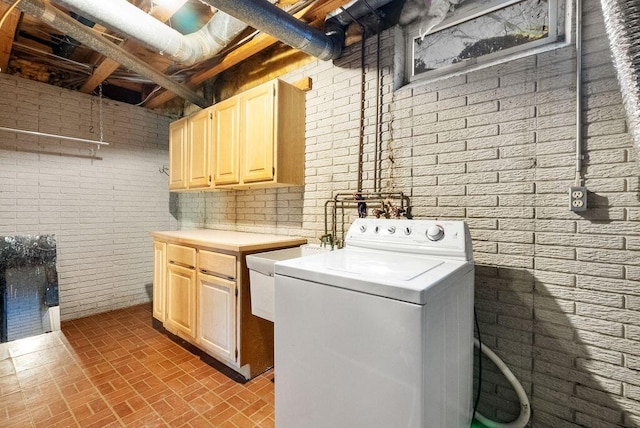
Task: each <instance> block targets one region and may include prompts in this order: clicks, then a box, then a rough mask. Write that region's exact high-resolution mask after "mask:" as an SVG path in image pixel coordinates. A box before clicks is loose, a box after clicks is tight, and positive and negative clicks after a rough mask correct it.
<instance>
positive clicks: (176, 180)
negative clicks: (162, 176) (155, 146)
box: [169, 118, 187, 190]
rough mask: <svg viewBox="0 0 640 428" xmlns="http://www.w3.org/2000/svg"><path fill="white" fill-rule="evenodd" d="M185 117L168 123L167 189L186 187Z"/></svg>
mask: <svg viewBox="0 0 640 428" xmlns="http://www.w3.org/2000/svg"><path fill="white" fill-rule="evenodd" d="M186 168H187V119H186V118H183V119H180V120H177V121H175V122H173V123H171V125H169V190H180V189H186V188H187V169H186Z"/></svg>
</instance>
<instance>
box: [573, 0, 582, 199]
mask: <svg viewBox="0 0 640 428" xmlns="http://www.w3.org/2000/svg"><path fill="white" fill-rule="evenodd" d="M582 159H583V154H582V0H576V177H575V185H576V186H582Z"/></svg>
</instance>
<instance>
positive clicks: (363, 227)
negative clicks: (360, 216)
mask: <svg viewBox="0 0 640 428" xmlns="http://www.w3.org/2000/svg"><path fill="white" fill-rule="evenodd" d="M366 231H367V225H366V224H361V225H360V233H365V232H366Z"/></svg>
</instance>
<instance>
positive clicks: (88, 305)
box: [0, 74, 177, 319]
mask: <svg viewBox="0 0 640 428" xmlns="http://www.w3.org/2000/svg"><path fill="white" fill-rule="evenodd" d="M0 94H2V97H0V126H3V127H11V128H19V129H27V130H35V131H40V132H46V133H51V134H62V135H67V136H75V137H80V138H90V139H97V138H99V135H100V134H99V130H100V126H99V123H100V121H99V117H100V115H99V110H100V109H99V103H98V99H97V98H96V97H91V96H89V95H83V94H80V93H78V92H71V91H67V90H63V89H60V88H56V87H54V86H50V85H44V84H39V83H35V82H31V81H27V80H24V79H19V78H16V77H13V76H8V75H6V74H0ZM169 122H170V118H168V117H165V116H161V115H158V114H155V113H153V112H151V111H148V110H145V109H142V108H137V107H133V106H130V105H127V104H121V103H116V102H112V101H109V100H104V102H103V124H104V126H103V128H104V140H105V141H108V142H109V143H111V145H110V146H105V147H102V148H100V149H99V150H98V151H96V152H95V156H94V153H92V150H93V148H94V146H93V145H87V144H82V143H75V142H69V141H62V140H52V139H47V138H41V137H35V136H28V135H20V134H15V133H8V132H4V131H0V235H14V234H38V233H54V234H56V238H57V245H58V279H59V284H60V304H61V317H62V319H72V318H78V317H81V316H84V315H89V314H93V313H98V312H104V311H108V310H112V309H116V308H120V307H127V306H131V305H133V304H137V303H142V302H147V301H149V300H150V297H151V296H150V287H151V282H152V267H153V251H152V240H151V238H150V237H149V236H148V232H149V231H152V230H167V229H171V228H176V227H177V222H176V220H175V219H174V218H173V216H172V212H173V213H174V214H175V209H171V208H170V200H169V193H168V192H167V183H168V178H167V176H166V175H164V174H162V173H160V172H159V168H160V167H162V166H163V165H166V164H167V161H168V143H167V141H168V123H169Z"/></svg>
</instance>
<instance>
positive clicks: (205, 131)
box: [188, 109, 211, 188]
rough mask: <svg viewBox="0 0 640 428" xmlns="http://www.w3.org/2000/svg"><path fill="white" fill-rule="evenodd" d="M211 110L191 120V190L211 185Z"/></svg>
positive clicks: (189, 174) (189, 172)
mask: <svg viewBox="0 0 640 428" xmlns="http://www.w3.org/2000/svg"><path fill="white" fill-rule="evenodd" d="M210 116H211V110H210V109H205V110H202V111H201V112H199V113H198V114H196V115H194V116H193V117H190V118H189V145H188V147H189V168H188V177H189V183H188V186H189V188H197V187H208V186H209V184H210V178H211V175H210V172H209V171H210V154H209V151H210V150H211V118H210Z"/></svg>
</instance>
